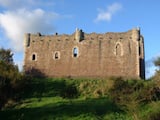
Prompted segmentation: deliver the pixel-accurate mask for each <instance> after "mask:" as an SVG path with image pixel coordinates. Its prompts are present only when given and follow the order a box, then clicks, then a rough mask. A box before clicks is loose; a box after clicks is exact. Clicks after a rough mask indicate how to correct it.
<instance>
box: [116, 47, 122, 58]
mask: <svg viewBox="0 0 160 120" xmlns="http://www.w3.org/2000/svg"><path fill="white" fill-rule="evenodd" d="M116 55H117V56H121V46H120V44H117V45H116Z"/></svg>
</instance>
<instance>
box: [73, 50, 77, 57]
mask: <svg viewBox="0 0 160 120" xmlns="http://www.w3.org/2000/svg"><path fill="white" fill-rule="evenodd" d="M73 57H78V48H74V49H73Z"/></svg>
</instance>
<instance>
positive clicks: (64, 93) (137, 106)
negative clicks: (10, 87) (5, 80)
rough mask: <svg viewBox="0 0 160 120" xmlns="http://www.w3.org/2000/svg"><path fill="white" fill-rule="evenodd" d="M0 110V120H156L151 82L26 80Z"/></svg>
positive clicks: (159, 115) (155, 89)
mask: <svg viewBox="0 0 160 120" xmlns="http://www.w3.org/2000/svg"><path fill="white" fill-rule="evenodd" d="M17 91H18V92H16V95H15V99H10V100H8V102H7V103H6V105H5V107H4V108H3V109H2V110H1V111H0V119H1V120H159V119H160V107H159V106H160V101H159V100H160V91H159V86H158V84H156V83H155V82H153V81H143V80H127V79H126V80H124V79H122V78H111V79H69V78H61V79H42V78H41V79H40V78H39V79H38V78H31V79H27V80H26V81H25V82H24V83H23V86H22V87H21V88H19V90H17Z"/></svg>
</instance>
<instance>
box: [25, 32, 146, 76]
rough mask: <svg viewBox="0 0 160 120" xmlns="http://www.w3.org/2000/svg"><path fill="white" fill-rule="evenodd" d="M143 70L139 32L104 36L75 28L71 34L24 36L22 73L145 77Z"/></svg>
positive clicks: (141, 43)
mask: <svg viewBox="0 0 160 120" xmlns="http://www.w3.org/2000/svg"><path fill="white" fill-rule="evenodd" d="M144 68H145V66H144V42H143V37H142V36H141V35H140V30H139V29H132V30H129V31H127V32H122V33H111V32H110V33H105V34H97V33H91V34H86V33H84V32H83V31H82V30H78V29H77V30H76V32H75V33H73V34H72V35H65V34H64V35H58V34H57V33H56V34H55V35H45V36H44V35H41V34H40V33H37V34H26V35H25V59H24V70H25V72H26V73H34V72H35V71H38V72H37V73H43V74H44V75H45V76H48V77H110V76H125V77H134V78H145V74H144V73H145V71H144V70H145V69H144ZM34 74H36V72H35V73H34Z"/></svg>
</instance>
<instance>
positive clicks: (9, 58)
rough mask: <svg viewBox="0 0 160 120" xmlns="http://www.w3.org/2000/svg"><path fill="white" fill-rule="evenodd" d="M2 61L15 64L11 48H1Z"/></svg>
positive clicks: (0, 57) (0, 59)
mask: <svg viewBox="0 0 160 120" xmlns="http://www.w3.org/2000/svg"><path fill="white" fill-rule="evenodd" d="M0 61H1V62H2V61H3V62H5V63H7V64H8V63H10V64H13V53H12V52H11V50H10V49H8V50H5V49H3V48H1V49H0Z"/></svg>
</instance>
